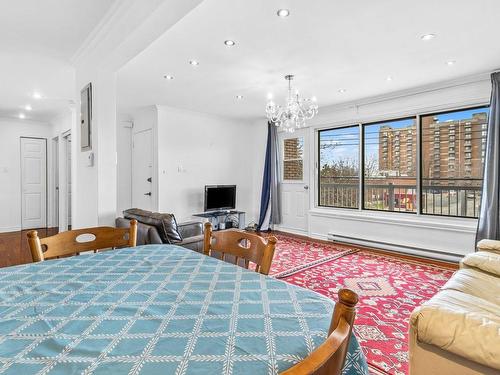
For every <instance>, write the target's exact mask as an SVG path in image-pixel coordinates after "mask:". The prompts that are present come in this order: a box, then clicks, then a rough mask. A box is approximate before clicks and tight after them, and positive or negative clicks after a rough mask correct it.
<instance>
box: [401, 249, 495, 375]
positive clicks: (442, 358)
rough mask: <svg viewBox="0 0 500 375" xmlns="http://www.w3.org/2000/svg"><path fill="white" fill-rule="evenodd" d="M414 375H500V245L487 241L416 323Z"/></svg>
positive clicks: (417, 315) (421, 309)
mask: <svg viewBox="0 0 500 375" xmlns="http://www.w3.org/2000/svg"><path fill="white" fill-rule="evenodd" d="M409 344H410V374H411V375H433V374H436V375H437V374H440V375H445V374H460V375H472V374H474V375H476V374H477V375H479V374H499V373H500V241H493V240H483V241H481V242H479V243H478V251H477V252H475V253H472V254H469V255H467V256H465V257H464V259H463V260H462V261H461V262H460V269H459V270H458V271H457V272H455V274H454V275H453V277H452V278H451V279H450V280H449V281H448V282H447V283H446V284H445V285H444V286H443V288H442V289H441V291H440V292H439V293H438V294H436V295H435V296H434V297H433V298H432V299H431V300H429V301H427V302H426V303H424V304H423V305H422V306H419V307H418V308H416V309H415V310H414V311H413V313H412V315H411V318H410V343H409Z"/></svg>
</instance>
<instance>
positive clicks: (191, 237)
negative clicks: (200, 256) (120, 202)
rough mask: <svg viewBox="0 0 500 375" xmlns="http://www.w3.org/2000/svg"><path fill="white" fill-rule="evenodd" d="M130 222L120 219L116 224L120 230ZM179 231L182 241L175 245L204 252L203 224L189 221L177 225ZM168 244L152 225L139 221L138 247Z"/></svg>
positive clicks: (176, 242)
mask: <svg viewBox="0 0 500 375" xmlns="http://www.w3.org/2000/svg"><path fill="white" fill-rule="evenodd" d="M130 220H131V219H127V218H123V217H119V218H117V219H116V221H115V223H116V226H117V227H118V228H123V227H128V226H129V225H130ZM177 229H178V232H179V234H180V235H181V237H182V240H181V241H175V242H171V243H172V244H174V245H178V246H182V247H185V248H187V249H191V250H194V251H197V252H199V253H202V252H203V223H202V222H197V221H189V222H184V223H179V224H177ZM161 243H168V242H166V241H162V239H161V236H160V233H159V232H158V229H157V227H155V226H154V225H151V224H146V223H144V222H141V221H139V220H138V225H137V245H149V244H161Z"/></svg>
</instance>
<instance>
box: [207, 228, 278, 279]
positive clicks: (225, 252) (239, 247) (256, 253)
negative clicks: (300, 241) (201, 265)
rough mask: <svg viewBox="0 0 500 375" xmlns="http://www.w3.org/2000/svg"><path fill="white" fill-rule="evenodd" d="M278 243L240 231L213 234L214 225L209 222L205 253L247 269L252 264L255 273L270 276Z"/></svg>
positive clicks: (222, 231)
mask: <svg viewBox="0 0 500 375" xmlns="http://www.w3.org/2000/svg"><path fill="white" fill-rule="evenodd" d="M276 242H277V240H276V237H274V236H269V237H268V238H267V239H266V238H263V237H260V236H258V235H256V234H253V233H248V232H245V231H242V230H238V229H228V230H221V231H218V232H213V231H212V224H210V223H209V222H207V223H205V240H204V244H203V253H204V254H205V255H210V256H214V257H215V258H219V259H221V260H224V261H226V262H231V263H233V264H236V265H239V266H242V267H244V268H247V269H248V267H249V265H250V262H252V263H254V264H255V272H259V273H261V274H263V275H268V274H269V269H270V268H271V263H272V261H273V256H274V249H275V247H276Z"/></svg>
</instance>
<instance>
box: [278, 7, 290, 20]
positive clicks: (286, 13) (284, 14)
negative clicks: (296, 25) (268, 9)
mask: <svg viewBox="0 0 500 375" xmlns="http://www.w3.org/2000/svg"><path fill="white" fill-rule="evenodd" d="M276 14H277V15H278V16H279V17H281V18H285V17H288V16H289V15H290V11H289V10H288V9H279V10H278V11H277V12H276Z"/></svg>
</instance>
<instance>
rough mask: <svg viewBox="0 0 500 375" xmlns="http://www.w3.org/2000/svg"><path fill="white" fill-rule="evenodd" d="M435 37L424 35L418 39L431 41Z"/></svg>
mask: <svg viewBox="0 0 500 375" xmlns="http://www.w3.org/2000/svg"><path fill="white" fill-rule="evenodd" d="M435 37H436V34H424V35H422V36H421V37H420V39H422V40H432V39H434V38H435Z"/></svg>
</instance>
